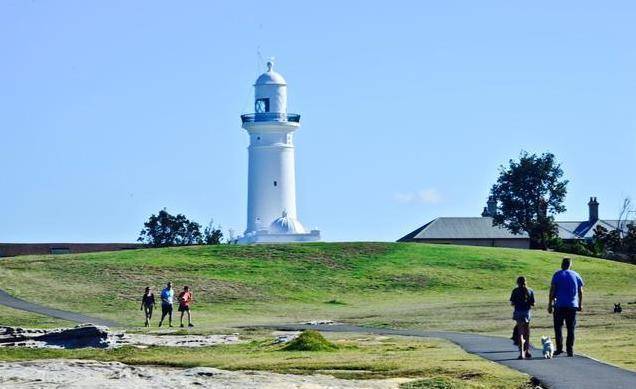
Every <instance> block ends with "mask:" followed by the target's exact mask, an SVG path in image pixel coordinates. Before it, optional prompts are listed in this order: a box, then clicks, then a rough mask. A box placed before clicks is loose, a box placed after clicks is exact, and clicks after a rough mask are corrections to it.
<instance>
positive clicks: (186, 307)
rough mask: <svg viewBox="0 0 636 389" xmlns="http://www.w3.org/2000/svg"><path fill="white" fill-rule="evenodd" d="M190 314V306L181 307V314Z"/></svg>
mask: <svg viewBox="0 0 636 389" xmlns="http://www.w3.org/2000/svg"><path fill="white" fill-rule="evenodd" d="M186 311H188V312H190V306H189V305H179V312H186Z"/></svg>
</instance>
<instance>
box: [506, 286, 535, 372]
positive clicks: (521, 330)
mask: <svg viewBox="0 0 636 389" xmlns="http://www.w3.org/2000/svg"><path fill="white" fill-rule="evenodd" d="M510 304H511V305H514V307H515V310H514V312H513V314H512V320H514V321H515V322H516V330H517V331H516V333H517V336H518V339H517V342H518V345H519V358H518V359H524V358H532V355H531V354H530V351H529V350H530V317H531V315H530V310H531V309H532V307H533V306H534V292H533V291H532V289H529V288H528V286H527V285H526V278H525V277H519V278H517V287H516V288H515V289H513V290H512V294H511V295H510Z"/></svg>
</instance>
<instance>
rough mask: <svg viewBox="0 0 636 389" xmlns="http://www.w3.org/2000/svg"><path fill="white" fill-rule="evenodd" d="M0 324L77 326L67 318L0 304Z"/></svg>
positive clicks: (15, 325) (28, 326)
mask: <svg viewBox="0 0 636 389" xmlns="http://www.w3.org/2000/svg"><path fill="white" fill-rule="evenodd" d="M0 325H3V326H9V327H24V328H32V327H39V328H56V327H69V326H75V325H76V324H75V323H72V322H68V321H66V320H60V319H55V318H52V317H48V316H44V315H38V314H37V313H31V312H25V311H20V310H18V309H12V308H8V307H5V306H2V305H0Z"/></svg>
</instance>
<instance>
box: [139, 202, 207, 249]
mask: <svg viewBox="0 0 636 389" xmlns="http://www.w3.org/2000/svg"><path fill="white" fill-rule="evenodd" d="M137 240H138V241H139V242H144V243H146V244H149V245H151V246H153V247H167V246H185V245H193V244H201V243H202V241H203V235H202V234H201V225H200V224H199V223H196V222H193V221H190V220H188V218H187V217H185V215H182V214H177V215H176V216H174V215H171V214H170V213H168V211H166V209H165V208H164V209H162V210H161V211H159V213H158V214H157V215H155V214H152V215H150V217H149V218H148V221H147V222H145V223H144V228H143V229H142V230H141V232H140V233H139V238H138V239H137Z"/></svg>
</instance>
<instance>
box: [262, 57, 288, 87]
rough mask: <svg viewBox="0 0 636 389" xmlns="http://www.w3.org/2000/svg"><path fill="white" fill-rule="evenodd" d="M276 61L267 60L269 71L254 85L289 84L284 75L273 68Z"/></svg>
mask: <svg viewBox="0 0 636 389" xmlns="http://www.w3.org/2000/svg"><path fill="white" fill-rule="evenodd" d="M273 67H274V63H273V62H272V61H268V62H267V71H266V72H265V73H263V74H261V75H260V76H259V77H258V78H257V79H256V83H255V84H254V85H287V82H285V79H284V78H283V76H281V75H280V74H279V73H276V72H275V71H274V70H273Z"/></svg>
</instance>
